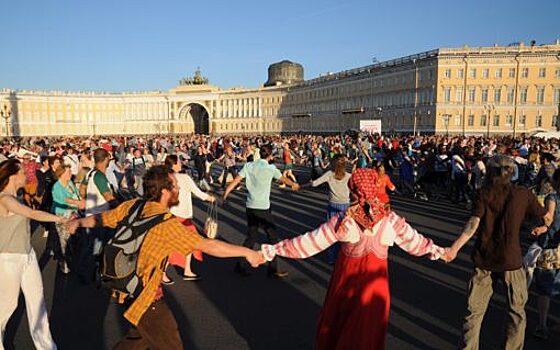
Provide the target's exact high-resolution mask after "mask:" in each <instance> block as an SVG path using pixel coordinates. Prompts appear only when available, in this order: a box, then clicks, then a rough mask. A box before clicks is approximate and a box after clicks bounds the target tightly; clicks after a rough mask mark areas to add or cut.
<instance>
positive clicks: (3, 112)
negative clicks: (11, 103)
mask: <svg viewBox="0 0 560 350" xmlns="http://www.w3.org/2000/svg"><path fill="white" fill-rule="evenodd" d="M0 116H1V117H2V118H4V120H5V121H6V137H10V122H9V121H10V117H11V116H12V111H9V110H8V106H6V105H4V108H3V109H2V110H0Z"/></svg>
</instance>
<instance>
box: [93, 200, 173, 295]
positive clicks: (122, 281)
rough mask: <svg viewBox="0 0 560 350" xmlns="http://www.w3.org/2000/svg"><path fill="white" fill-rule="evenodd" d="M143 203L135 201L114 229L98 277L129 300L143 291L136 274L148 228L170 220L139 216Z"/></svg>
mask: <svg viewBox="0 0 560 350" xmlns="http://www.w3.org/2000/svg"><path fill="white" fill-rule="evenodd" d="M145 204H146V201H144V200H137V201H136V202H135V203H134V204H133V205H132V207H131V208H130V211H129V212H128V215H127V216H125V217H124V218H123V219H122V220H121V221H120V222H119V223H118V224H117V227H116V231H115V232H116V234H115V236H114V237H113V238H111V239H110V240H109V242H108V243H107V244H106V245H105V246H104V247H103V252H102V253H101V261H100V265H99V274H100V279H101V284H102V285H103V286H104V287H106V288H108V289H110V290H112V291H116V292H120V293H122V294H124V295H126V296H127V297H129V298H136V297H137V296H138V295H140V293H141V292H142V289H143V288H144V286H143V284H142V280H141V278H140V276H138V272H137V263H138V257H139V255H140V249H141V248H142V243H143V242H144V239H145V238H146V234H147V233H148V231H149V230H150V229H152V228H153V227H155V226H156V225H159V224H160V223H162V222H164V221H166V220H167V219H169V218H171V217H173V215H171V214H167V213H165V214H158V215H153V216H150V217H142V211H143V210H144V206H145Z"/></svg>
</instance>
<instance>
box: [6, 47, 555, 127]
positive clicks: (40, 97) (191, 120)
mask: <svg viewBox="0 0 560 350" xmlns="http://www.w3.org/2000/svg"><path fill="white" fill-rule="evenodd" d="M197 74H199V72H198V71H197ZM197 78H198V79H199V81H198V84H196V83H195V84H193V83H192V80H183V81H182V83H183V84H182V85H180V86H178V87H176V88H173V89H171V90H169V91H165V92H162V91H150V92H134V93H102V92H57V91H25V90H11V89H3V90H0V116H2V117H5V119H4V120H3V121H4V123H2V126H1V127H0V133H1V134H2V135H16V136H29V135H93V134H160V133H193V132H196V133H213V134H266V133H279V132H287V133H292V132H299V131H303V132H314V133H333V132H341V131H344V130H347V129H349V128H358V127H359V122H360V120H363V119H381V120H382V125H383V131H384V132H400V133H412V132H419V133H450V134H466V135H469V134H477V135H485V134H520V133H534V132H537V131H544V130H556V124H557V122H558V111H559V106H560V41H559V40H557V41H556V42H555V43H554V44H551V45H540V46H535V45H533V46H525V45H523V44H517V45H510V46H505V47H504V46H493V47H478V48H469V47H464V48H456V49H447V48H442V49H436V50H432V51H427V52H422V53H419V54H415V55H411V56H407V57H401V58H397V59H394V60H389V61H385V62H380V63H376V64H373V65H369V66H364V67H359V68H356V69H351V70H347V71H342V72H338V73H334V74H333V73H328V74H325V75H322V76H320V77H317V78H314V79H310V80H303V68H302V67H301V65H299V64H297V63H293V62H289V61H282V62H278V63H275V64H273V65H271V68H269V77H268V80H267V82H266V84H265V85H266V87H258V88H253V89H246V88H239V89H227V90H224V89H220V88H218V87H215V86H211V85H208V84H207V80H205V79H200V78H201V77H200V76H199V75H197V76H195V80H196V79H197Z"/></svg>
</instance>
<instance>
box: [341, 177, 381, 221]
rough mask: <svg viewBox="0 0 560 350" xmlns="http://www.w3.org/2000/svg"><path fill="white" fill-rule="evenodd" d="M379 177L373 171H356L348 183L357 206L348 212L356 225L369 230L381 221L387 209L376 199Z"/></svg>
mask: <svg viewBox="0 0 560 350" xmlns="http://www.w3.org/2000/svg"><path fill="white" fill-rule="evenodd" d="M378 182H379V175H378V174H377V171H375V170H373V169H366V168H362V169H356V170H354V171H353V172H352V176H351V177H350V180H349V181H348V187H349V188H350V192H352V194H353V195H354V197H356V199H357V200H358V202H359V205H358V206H356V207H355V208H354V209H351V210H349V211H348V215H349V216H351V217H352V218H353V219H354V220H355V221H356V222H357V223H358V224H360V225H361V226H362V227H364V228H366V229H371V228H373V226H375V224H377V222H379V220H381V219H382V218H383V217H384V216H385V215H387V213H388V212H389V209H388V207H387V206H385V205H384V204H383V203H382V202H381V201H380V200H379V198H378V197H377V193H378V192H377V190H378V189H377V187H378V185H379V184H378Z"/></svg>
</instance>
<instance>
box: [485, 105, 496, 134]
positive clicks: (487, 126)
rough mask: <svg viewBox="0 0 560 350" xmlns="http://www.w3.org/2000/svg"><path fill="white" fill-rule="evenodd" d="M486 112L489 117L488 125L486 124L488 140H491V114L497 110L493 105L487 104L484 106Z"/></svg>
mask: <svg viewBox="0 0 560 350" xmlns="http://www.w3.org/2000/svg"><path fill="white" fill-rule="evenodd" d="M484 110H485V112H486V115H487V116H488V120H487V124H486V138H490V121H491V114H492V111H493V110H495V107H494V105H493V104H486V105H484Z"/></svg>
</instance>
